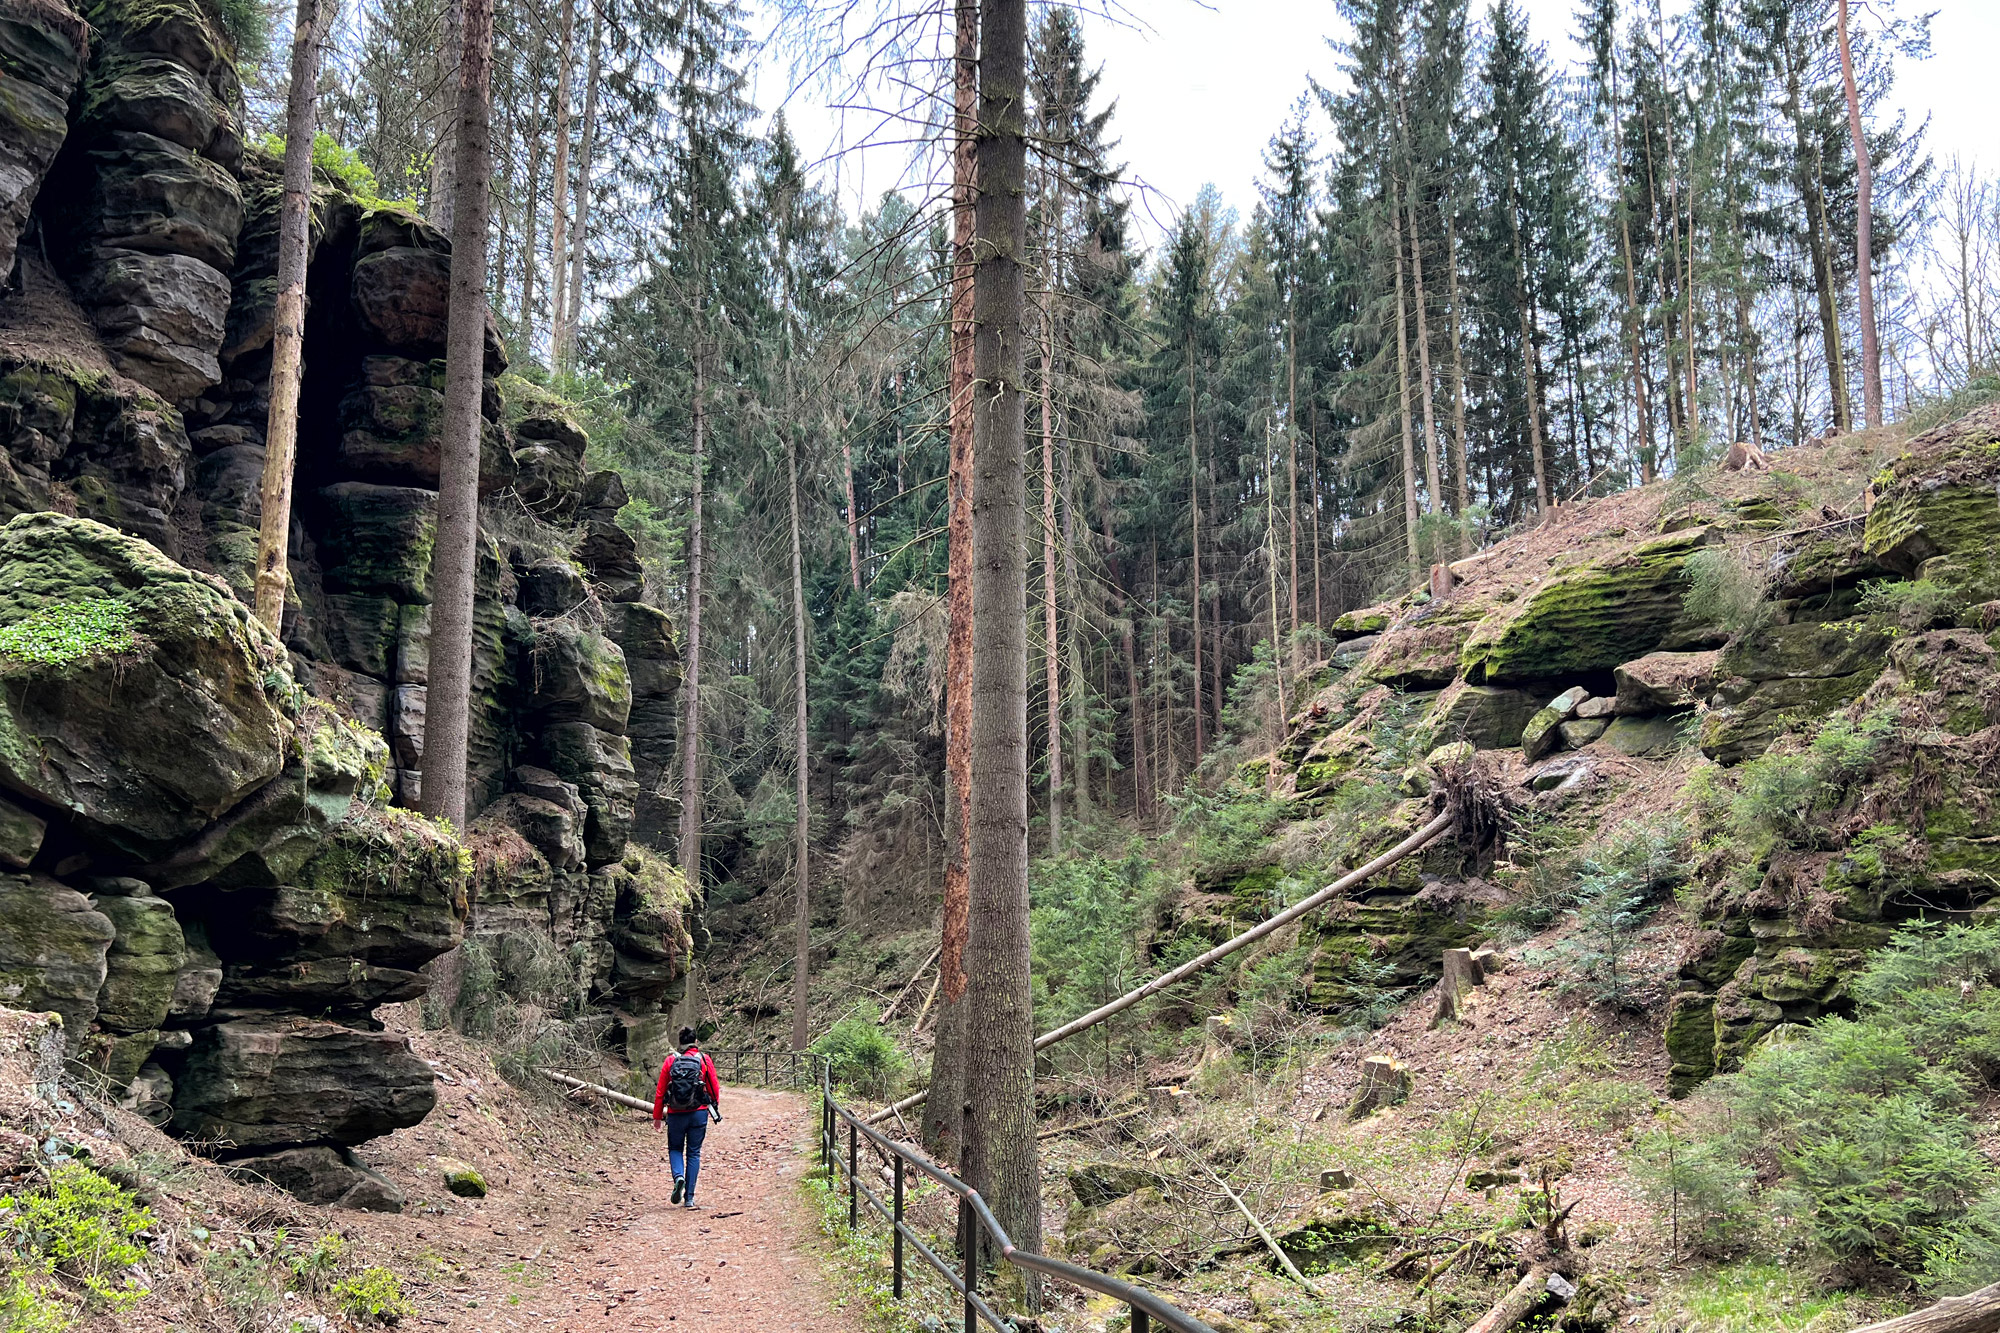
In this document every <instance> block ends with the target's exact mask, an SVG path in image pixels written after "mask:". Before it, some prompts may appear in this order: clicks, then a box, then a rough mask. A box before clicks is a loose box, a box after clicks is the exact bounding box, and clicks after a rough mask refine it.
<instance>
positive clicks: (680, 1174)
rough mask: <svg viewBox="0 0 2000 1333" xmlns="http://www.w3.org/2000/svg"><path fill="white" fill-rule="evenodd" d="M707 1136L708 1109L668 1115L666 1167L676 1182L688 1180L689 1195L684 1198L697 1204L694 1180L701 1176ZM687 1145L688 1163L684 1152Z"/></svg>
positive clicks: (703, 1107) (673, 1112)
mask: <svg viewBox="0 0 2000 1333" xmlns="http://www.w3.org/2000/svg"><path fill="white" fill-rule="evenodd" d="M707 1137H708V1108H707V1107H706V1106H698V1107H696V1108H695V1109H694V1110H692V1111H669V1112H668V1113H667V1165H669V1166H671V1167H672V1168H673V1169H674V1179H675V1180H681V1179H685V1180H686V1181H687V1194H686V1195H685V1196H683V1197H685V1198H686V1200H687V1201H688V1202H689V1203H693V1202H694V1181H695V1177H696V1176H698V1175H700V1174H701V1141H702V1140H703V1139H705V1138H707ZM683 1146H685V1149H686V1153H685V1162H683V1153H682V1149H683Z"/></svg>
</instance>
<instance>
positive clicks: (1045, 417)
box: [1042, 224, 1063, 856]
mask: <svg viewBox="0 0 2000 1333" xmlns="http://www.w3.org/2000/svg"><path fill="white" fill-rule="evenodd" d="M1045 232H1046V234H1045V236H1044V238H1043V239H1044V247H1043V252H1044V254H1050V253H1051V252H1052V251H1053V249H1054V244H1055V228H1054V226H1053V225H1052V224H1051V225H1050V226H1048V227H1047V228H1045ZM1054 284H1055V274H1054V272H1053V262H1051V271H1050V272H1049V273H1048V274H1046V275H1045V277H1044V281H1043V284H1042V647H1043V652H1042V662H1043V665H1044V668H1045V674H1046V676H1047V678H1048V684H1047V687H1046V688H1047V695H1046V699H1047V703H1048V715H1049V855H1050V856H1060V855H1062V798H1063V752H1062V733H1063V706H1062V663H1061V661H1060V654H1059V652H1058V649H1057V643H1058V640H1057V637H1056V633H1057V625H1056V619H1057V617H1056V426H1055V405H1054V403H1053V402H1052V401H1051V400H1050V397H1049V388H1050V382H1051V381H1052V380H1053V379H1054V378H1055V355H1056V332H1055V311H1054V309H1053V308H1052V303H1051V292H1050V288H1051V287H1053V286H1054Z"/></svg>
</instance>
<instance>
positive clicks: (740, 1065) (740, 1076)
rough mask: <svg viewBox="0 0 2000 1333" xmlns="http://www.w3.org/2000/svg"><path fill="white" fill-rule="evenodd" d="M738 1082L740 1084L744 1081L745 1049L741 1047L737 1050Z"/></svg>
mask: <svg viewBox="0 0 2000 1333" xmlns="http://www.w3.org/2000/svg"><path fill="white" fill-rule="evenodd" d="M736 1081H737V1082H738V1083H741V1082H742V1081H743V1049H742V1048H741V1047H738V1048H737V1050H736Z"/></svg>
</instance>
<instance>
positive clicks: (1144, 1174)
mask: <svg viewBox="0 0 2000 1333" xmlns="http://www.w3.org/2000/svg"><path fill="white" fill-rule="evenodd" d="M1159 1187H1160V1175H1159V1173H1158V1172H1156V1171H1151V1170H1148V1169H1147V1168H1145V1167H1142V1166H1133V1165H1132V1164H1130V1163H1129V1162H1115V1161H1092V1162H1079V1163H1077V1164H1076V1165H1075V1166H1073V1167H1071V1168H1070V1169H1069V1191H1070V1193H1071V1194H1073V1195H1075V1196H1076V1201H1077V1204H1078V1205H1079V1206H1081V1207H1084V1208H1102V1207H1104V1205H1106V1204H1108V1203H1111V1202H1113V1201H1115V1200H1118V1199H1122V1198H1124V1197H1126V1196H1127V1195H1129V1194H1137V1193H1138V1192H1139V1191H1140V1190H1142V1189H1148V1188H1151V1189H1158V1188H1159Z"/></svg>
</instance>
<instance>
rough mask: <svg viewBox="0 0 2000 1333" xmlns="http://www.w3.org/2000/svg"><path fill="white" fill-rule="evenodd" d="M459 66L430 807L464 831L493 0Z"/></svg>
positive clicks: (427, 785)
mask: <svg viewBox="0 0 2000 1333" xmlns="http://www.w3.org/2000/svg"><path fill="white" fill-rule="evenodd" d="M464 11H465V28H464V37H463V42H462V55H461V59H460V62H459V90H458V167H457V170H456V173H455V179H456V182H457V187H458V199H457V201H456V203H455V204H454V205H453V209H452V234H451V305H450V308H449V310H450V313H449V316H448V321H447V325H446V332H445V385H444V425H443V435H444V440H443V445H442V448H441V450H440V454H441V457H440V461H439V466H438V516H437V540H436V544H435V545H434V546H433V548H432V555H431V598H432V601H431V674H430V686H429V694H428V696H427V707H426V709H425V716H424V779H423V789H422V796H423V799H422V805H423V811H424V813H425V814H427V815H430V816H431V817H432V818H434V819H447V820H450V821H451V823H452V824H453V826H455V827H457V828H461V829H462V828H464V827H465V816H466V808H465V800H466V781H465V769H466V741H467V738H468V736H469V735H470V732H471V724H472V711H471V710H472V599H473V572H474V564H475V561H476V558H477V553H478V546H479V444H480V433H481V432H480V426H481V421H480V415H479V408H480V400H481V397H482V392H483V389H484V387H485V370H486V366H485V360H486V223H487V211H488V204H489V199H490V189H489V187H490V185H491V182H492V174H493V157H492V143H491V126H490V124H489V111H490V108H489V104H488V94H489V91H490V89H491V86H492V78H493V0H464Z"/></svg>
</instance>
